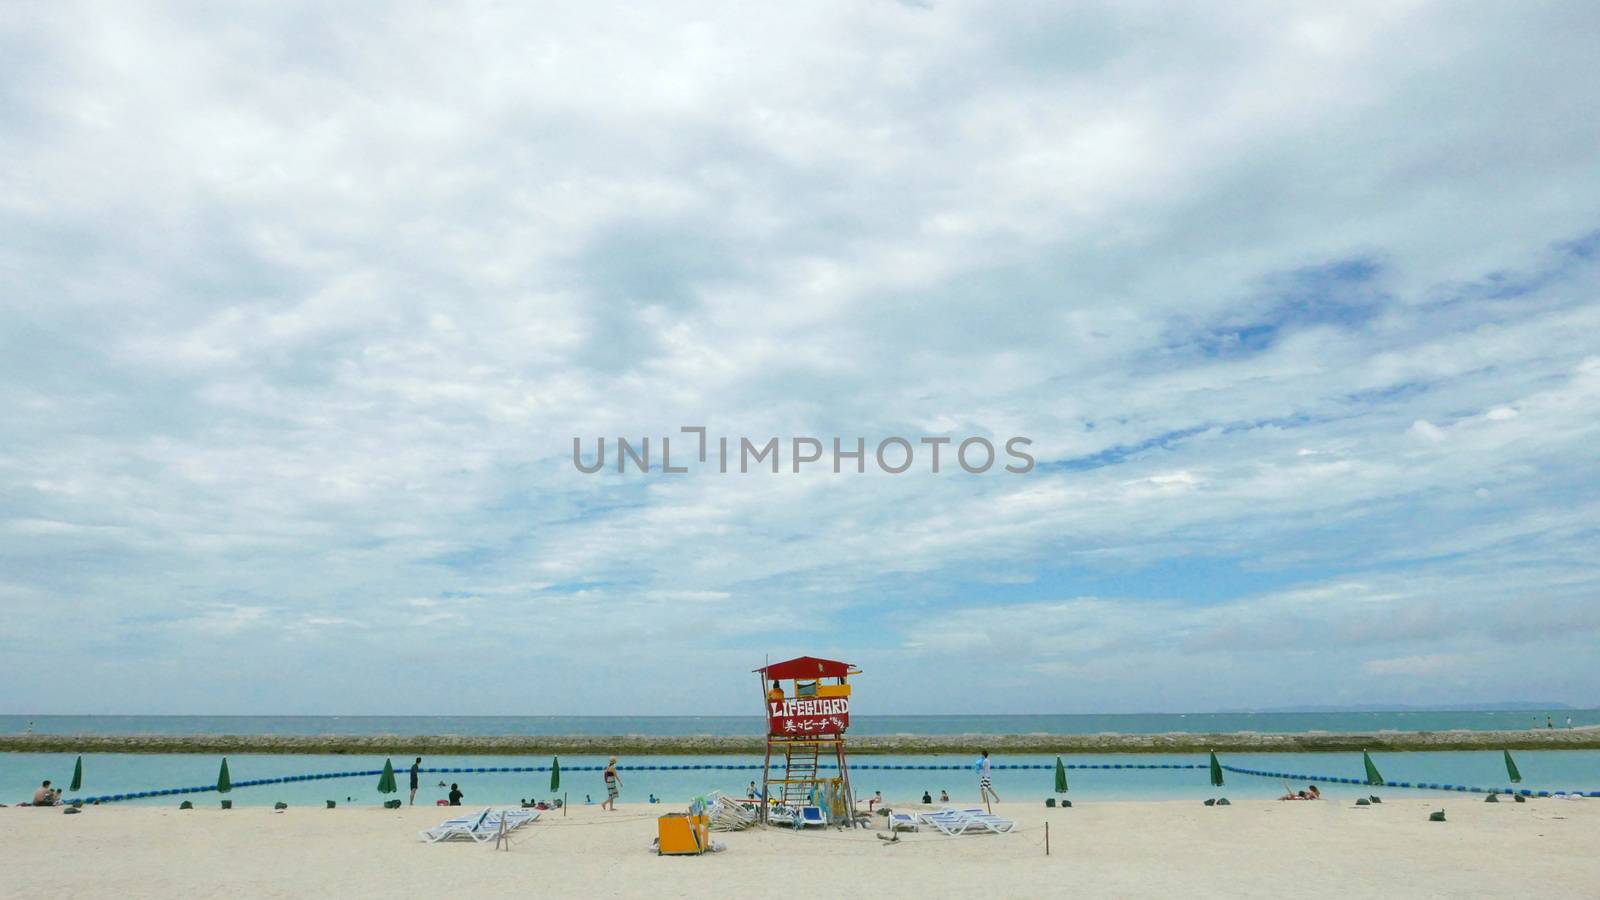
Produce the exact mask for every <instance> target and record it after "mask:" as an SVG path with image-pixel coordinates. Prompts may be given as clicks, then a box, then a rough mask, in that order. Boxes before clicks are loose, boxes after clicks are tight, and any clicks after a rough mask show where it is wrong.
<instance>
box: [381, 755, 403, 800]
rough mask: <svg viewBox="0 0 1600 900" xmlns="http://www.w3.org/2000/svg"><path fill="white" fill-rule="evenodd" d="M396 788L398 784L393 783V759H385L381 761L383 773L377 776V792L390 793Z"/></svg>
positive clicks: (396, 789) (397, 788)
mask: <svg viewBox="0 0 1600 900" xmlns="http://www.w3.org/2000/svg"><path fill="white" fill-rule="evenodd" d="M398 790H400V788H399V786H398V785H396V784H395V783H394V761H393V760H388V759H386V760H384V761H383V774H382V775H379V776H378V793H380V794H392V793H394V792H395V791H398Z"/></svg>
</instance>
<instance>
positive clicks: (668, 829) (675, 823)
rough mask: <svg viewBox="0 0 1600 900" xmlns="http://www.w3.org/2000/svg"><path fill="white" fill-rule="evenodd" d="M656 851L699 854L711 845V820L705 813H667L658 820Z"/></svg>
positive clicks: (663, 853) (669, 853) (666, 853)
mask: <svg viewBox="0 0 1600 900" xmlns="http://www.w3.org/2000/svg"><path fill="white" fill-rule="evenodd" d="M656 836H657V839H658V842H657V844H656V853H657V854H659V855H661V856H678V855H690V856H698V855H699V854H701V853H704V852H706V850H707V849H708V848H709V847H710V846H711V822H710V820H709V819H708V818H707V817H706V816H703V815H690V814H688V813H667V814H666V815H664V816H662V817H661V818H659V819H657V820H656Z"/></svg>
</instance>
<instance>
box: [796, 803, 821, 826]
mask: <svg viewBox="0 0 1600 900" xmlns="http://www.w3.org/2000/svg"><path fill="white" fill-rule="evenodd" d="M826 824H828V818H827V817H826V816H824V815H823V814H822V807H820V806H802V807H800V814H799V815H797V816H795V818H794V827H795V828H804V827H806V826H807V825H826Z"/></svg>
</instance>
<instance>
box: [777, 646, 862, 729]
mask: <svg viewBox="0 0 1600 900" xmlns="http://www.w3.org/2000/svg"><path fill="white" fill-rule="evenodd" d="M757 671H760V672H761V673H762V681H763V682H779V683H780V684H781V683H782V682H784V681H793V682H794V685H795V687H794V690H793V692H792V693H791V692H786V691H783V690H782V688H777V689H769V690H768V691H767V734H769V735H783V736H788V737H793V736H797V735H824V734H827V735H841V734H844V732H845V729H847V728H849V727H850V684H849V677H850V676H851V675H852V674H859V672H860V670H859V669H856V668H855V667H854V666H852V665H850V664H849V663H843V662H838V661H836V660H831V659H818V658H817V657H815V656H801V657H797V658H795V659H791V660H788V661H787V662H781V663H773V664H772V665H769V666H767V667H766V668H765V669H758V670H757ZM829 679H831V680H832V681H833V682H834V683H833V684H825V683H824V682H825V681H827V680H829Z"/></svg>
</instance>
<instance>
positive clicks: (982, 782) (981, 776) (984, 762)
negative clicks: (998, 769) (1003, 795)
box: [976, 750, 1000, 804]
mask: <svg viewBox="0 0 1600 900" xmlns="http://www.w3.org/2000/svg"><path fill="white" fill-rule="evenodd" d="M981 753H982V754H983V755H982V756H979V757H978V763H977V766H976V768H977V770H978V799H979V800H982V801H983V802H984V803H985V804H987V803H988V802H989V801H990V800H991V799H993V800H994V802H996V803H999V802H1000V795H999V794H996V793H995V792H994V784H993V782H991V781H990V777H989V770H990V767H991V766H990V763H989V751H987V750H983V751H981Z"/></svg>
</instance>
